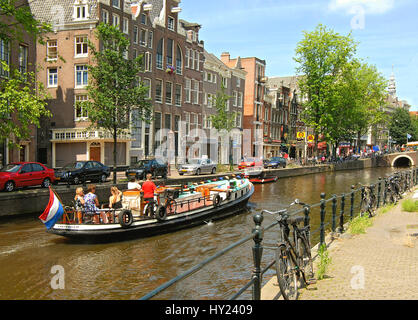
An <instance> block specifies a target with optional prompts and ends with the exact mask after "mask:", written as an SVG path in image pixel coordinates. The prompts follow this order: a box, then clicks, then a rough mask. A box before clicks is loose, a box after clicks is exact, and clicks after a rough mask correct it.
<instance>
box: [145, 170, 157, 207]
mask: <svg viewBox="0 0 418 320" xmlns="http://www.w3.org/2000/svg"><path fill="white" fill-rule="evenodd" d="M151 178H152V174H151V173H148V174H147V181H145V182H144V184H143V185H142V191H143V192H144V201H145V202H152V201H154V193H155V190H157V186H156V185H155V183H154V182H152V180H151Z"/></svg>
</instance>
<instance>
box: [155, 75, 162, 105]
mask: <svg viewBox="0 0 418 320" xmlns="http://www.w3.org/2000/svg"><path fill="white" fill-rule="evenodd" d="M155 101H156V102H159V103H162V102H163V81H162V80H158V79H157V80H155Z"/></svg>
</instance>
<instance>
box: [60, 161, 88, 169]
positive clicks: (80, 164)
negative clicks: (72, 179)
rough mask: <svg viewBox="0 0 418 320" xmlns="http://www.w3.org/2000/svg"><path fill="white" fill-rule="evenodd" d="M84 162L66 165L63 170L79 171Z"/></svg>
mask: <svg viewBox="0 0 418 320" xmlns="http://www.w3.org/2000/svg"><path fill="white" fill-rule="evenodd" d="M84 164H85V162H74V163H70V164H67V165H66V166H65V167H64V168H63V169H64V170H65V169H81V168H82V167H83V166H84Z"/></svg>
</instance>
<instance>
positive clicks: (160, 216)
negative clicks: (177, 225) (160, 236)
mask: <svg viewBox="0 0 418 320" xmlns="http://www.w3.org/2000/svg"><path fill="white" fill-rule="evenodd" d="M156 218H157V220H158V221H160V222H163V221H165V220H167V208H166V207H165V206H160V207H159V208H158V210H157V214H156Z"/></svg>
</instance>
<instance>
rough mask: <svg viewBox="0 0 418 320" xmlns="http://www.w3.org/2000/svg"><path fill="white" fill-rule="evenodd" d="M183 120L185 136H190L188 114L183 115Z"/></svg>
mask: <svg viewBox="0 0 418 320" xmlns="http://www.w3.org/2000/svg"><path fill="white" fill-rule="evenodd" d="M184 120H185V122H186V136H188V135H189V134H190V113H188V112H185V113H184Z"/></svg>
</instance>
